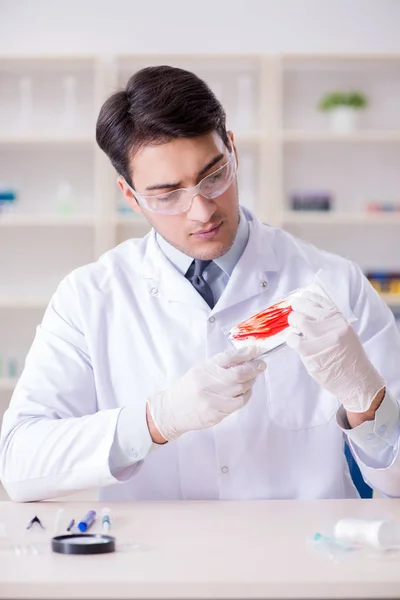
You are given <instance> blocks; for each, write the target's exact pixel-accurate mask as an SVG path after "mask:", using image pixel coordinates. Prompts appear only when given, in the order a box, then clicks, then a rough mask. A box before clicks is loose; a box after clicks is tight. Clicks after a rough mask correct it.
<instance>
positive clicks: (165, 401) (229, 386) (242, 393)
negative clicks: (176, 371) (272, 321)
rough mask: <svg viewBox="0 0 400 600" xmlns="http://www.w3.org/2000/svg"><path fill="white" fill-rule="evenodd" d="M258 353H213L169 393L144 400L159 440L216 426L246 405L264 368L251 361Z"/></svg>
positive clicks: (243, 350) (258, 350)
mask: <svg viewBox="0 0 400 600" xmlns="http://www.w3.org/2000/svg"><path fill="white" fill-rule="evenodd" d="M262 353H263V350H262V348H258V347H247V348H241V349H240V350H236V349H232V350H229V351H227V352H222V353H220V354H216V355H215V356H213V357H212V358H210V359H209V360H207V361H206V362H205V363H203V364H200V365H196V366H194V367H192V368H191V369H190V370H189V371H188V372H187V373H185V375H184V376H183V377H182V378H181V379H180V380H179V381H177V382H176V383H175V384H174V385H173V386H172V387H171V388H170V389H169V390H167V391H165V392H159V393H157V394H155V395H154V396H151V397H150V398H148V400H147V403H148V407H149V410H150V414H151V416H152V419H153V421H154V424H155V425H156V427H157V428H158V430H159V432H160V433H161V435H162V436H163V438H164V439H166V440H169V441H172V440H175V439H177V438H178V437H179V436H181V435H182V434H183V433H185V432H187V431H190V430H193V429H205V428H206V427H211V426H213V425H216V424H217V423H219V422H220V421H222V419H224V418H225V417H227V416H228V415H230V414H231V413H233V412H235V411H236V410H239V408H242V407H243V406H244V405H245V404H247V402H248V401H249V399H250V396H251V392H252V386H253V383H254V381H255V378H256V377H257V375H259V374H260V373H262V372H263V371H265V369H266V367H267V365H266V363H265V362H264V361H263V360H253V359H256V358H257V357H258V356H260V355H261V354H262ZM249 361H252V362H249Z"/></svg>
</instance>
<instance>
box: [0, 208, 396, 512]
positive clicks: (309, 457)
mask: <svg viewBox="0 0 400 600" xmlns="http://www.w3.org/2000/svg"><path fill="white" fill-rule="evenodd" d="M246 214H247V218H248V220H249V225H250V237H249V242H248V244H247V247H246V249H245V251H244V253H243V255H242V256H241V258H240V260H239V261H238V263H237V265H236V267H235V269H234V271H233V273H232V276H231V278H230V280H229V283H228V285H227V287H226V289H225V290H224V292H223V294H222V296H221V298H220V300H219V301H218V303H217V304H216V306H215V307H214V309H213V310H212V311H210V309H209V307H208V306H207V305H206V304H205V302H204V301H203V299H202V298H201V296H200V295H198V293H197V292H196V290H195V289H194V288H193V287H192V285H191V284H190V283H189V281H187V280H186V279H185V278H184V277H183V276H182V275H181V274H180V273H178V271H177V270H176V269H175V268H174V267H173V266H172V264H171V263H170V262H169V261H168V260H167V259H166V257H165V256H164V255H163V253H162V252H161V250H160V249H159V247H158V245H157V243H156V240H155V235H154V232H152V233H150V234H149V235H148V236H146V237H145V238H144V239H142V240H128V241H126V242H124V243H123V244H121V245H120V246H118V247H117V248H115V249H113V250H111V251H109V252H107V253H106V254H105V255H104V256H103V257H101V258H100V260H99V261H97V262H96V263H93V264H91V265H87V266H84V267H81V268H79V269H77V270H76V271H74V272H73V273H72V274H70V275H69V276H68V277H67V278H66V279H65V280H64V281H63V282H62V283H61V284H60V286H59V288H58V290H57V291H56V293H55V295H54V296H53V298H52V300H51V302H50V304H49V306H48V308H47V311H46V314H45V316H44V319H43V323H42V325H41V326H39V327H38V330H37V334H36V338H35V341H34V343H33V346H32V348H31V350H30V352H29V354H28V357H27V360H26V366H25V370H24V372H23V374H22V376H21V378H20V381H19V382H18V384H17V387H16V389H15V392H14V395H13V398H12V401H11V404H10V407H9V409H8V410H7V412H6V414H5V417H4V422H3V430H2V441H1V458H0V474H1V478H2V480H3V483H4V485H5V487H6V489H7V491H8V493H9V494H10V496H11V498H13V499H14V500H20V501H25V500H38V499H43V498H49V497H56V496H60V495H62V494H67V493H70V492H73V491H76V490H80V489H87V488H93V487H96V488H102V489H101V490H100V498H101V499H104V500H120V501H123V500H176V499H185V500H186V499H258V498H344V497H357V495H358V494H357V491H356V489H355V487H354V485H353V483H352V481H351V478H350V474H349V470H348V466H347V462H346V459H345V456H344V453H343V432H342V431H341V429H340V428H339V427H338V424H337V422H336V417H335V416H336V412H337V409H338V402H337V400H336V398H335V397H334V396H332V395H331V394H330V393H328V392H326V391H324V390H322V389H321V388H320V387H319V386H318V384H317V383H315V382H314V381H313V379H312V378H311V377H310V376H309V375H308V373H307V372H306V370H305V368H304V367H303V365H302V363H301V361H300V359H299V358H298V357H297V355H296V354H295V352H294V351H292V350H291V349H289V348H285V349H284V350H281V351H279V352H277V353H275V354H274V355H272V356H271V357H270V359H269V360H268V369H267V371H266V373H265V374H264V373H263V374H261V375H260V376H259V377H258V379H257V381H256V384H255V386H254V391H253V395H252V398H251V400H250V402H249V403H248V404H247V405H246V406H245V407H244V408H243V409H242V410H240V411H238V412H236V413H235V414H233V415H231V416H229V417H228V418H226V419H225V420H224V421H222V422H221V423H220V424H219V425H217V426H215V427H213V428H210V429H207V430H203V431H193V432H189V433H187V434H185V435H183V436H182V437H181V438H180V439H179V440H177V441H175V442H172V443H168V444H165V445H162V446H156V445H154V444H153V445H152V442H151V439H150V436H149V434H148V430H147V427H146V420H145V405H146V398H147V397H148V396H149V395H151V394H154V393H155V392H158V391H160V390H163V389H166V388H168V386H169V385H170V384H171V383H172V382H173V381H175V380H177V379H178V378H179V377H181V376H182V375H183V374H184V373H185V372H186V371H187V370H188V369H189V368H190V367H191V366H192V365H194V364H196V363H199V362H201V361H204V360H205V359H206V358H207V357H210V356H212V355H214V354H215V353H217V352H220V351H222V350H225V349H227V348H229V347H231V344H230V341H229V340H228V331H229V329H230V328H231V327H232V325H234V324H236V323H237V322H239V321H240V320H242V319H243V318H245V317H247V316H249V315H251V314H253V313H255V312H257V311H259V310H261V309H262V308H264V307H266V306H267V305H268V304H270V303H272V302H275V301H277V300H279V299H281V298H283V297H285V296H286V294H288V293H289V292H291V291H292V290H293V289H294V288H297V287H299V286H301V285H303V284H307V283H309V282H310V281H311V280H313V278H314V277H315V274H316V273H318V274H319V275H318V276H319V281H320V282H322V284H323V285H324V286H325V288H326V290H327V292H328V293H329V294H331V296H332V297H333V299H334V301H335V302H336V304H337V305H338V306H339V307H340V309H341V310H342V312H343V313H344V314H345V315H346V316H348V317H349V316H352V315H355V316H356V317H357V318H358V320H357V322H356V323H355V327H356V329H357V331H358V333H359V335H360V336H361V340H362V342H363V343H364V345H365V349H366V351H367V353H368V355H369V357H370V359H371V360H372V362H373V363H374V364H375V366H376V367H377V369H378V371H379V372H380V374H381V375H382V376H383V377H384V378H385V380H386V381H387V387H388V390H389V391H390V392H391V394H392V395H394V396H395V397H396V398H400V336H399V333H398V331H397V328H396V326H395V323H394V319H393V316H392V313H391V312H390V310H389V309H388V308H387V307H386V305H385V304H384V303H383V302H382V301H381V300H380V298H379V296H378V294H377V293H376V292H375V291H374V290H373V289H372V288H371V286H370V285H369V284H368V282H367V281H366V279H365V278H364V277H363V275H362V273H361V271H360V270H359V268H358V267H356V266H355V265H354V264H352V263H351V262H349V261H347V260H345V259H343V258H341V257H338V256H334V255H331V254H327V253H325V252H322V251H320V250H318V249H316V248H315V247H313V246H311V245H309V244H306V243H304V242H302V241H300V240H297V239H295V238H293V237H292V236H290V235H289V234H288V233H286V232H284V231H282V230H279V229H276V228H273V227H269V226H265V225H263V224H262V223H260V222H259V221H258V220H257V219H256V218H255V217H254V216H253V217H252V216H251V215H250V214H249V213H246ZM124 406H130V407H133V410H134V411H135V414H137V418H136V419H135V422H134V423H133V424H132V462H133V463H135V464H133V465H132V466H129V467H128V468H126V469H125V470H124V471H123V472H121V473H118V474H117V476H115V473H114V475H113V473H112V470H111V469H110V449H111V447H112V444H113V440H114V436H115V434H116V424H117V420H118V417H119V414H120V411H121V409H122V407H124ZM391 435H392V436H393V431H392V433H391ZM397 452H398V449H397V446H396V448H395V450H394V451H393V460H391V461H390V463H389V464H388V465H387V466H386V467H385V468H374V465H373V460H369V459H368V460H367V459H365V460H366V463H368V462H370V464H369V466H368V465H367V464H365V463H363V462H362V461H361V460H360V459H359V463H360V466H361V468H362V471H363V473H364V477H365V478H366V480H367V481H368V482H369V483H370V485H371V486H373V487H374V488H376V489H378V490H379V491H381V492H382V493H384V494H387V495H390V496H398V495H400V469H399V458H398V454H397ZM135 461H136V462H135Z"/></svg>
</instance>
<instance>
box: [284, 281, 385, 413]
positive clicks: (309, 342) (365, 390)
mask: <svg viewBox="0 0 400 600" xmlns="http://www.w3.org/2000/svg"><path fill="white" fill-rule="evenodd" d="M292 308H293V312H292V313H290V315H289V325H290V326H291V327H293V328H294V329H295V330H296V331H297V332H298V333H301V334H302V335H301V336H300V335H297V334H296V333H294V332H291V333H290V334H289V335H288V339H287V345H288V346H290V348H293V350H295V352H297V354H298V355H299V356H300V358H301V360H302V361H303V363H304V366H305V367H306V369H307V371H308V373H309V374H310V375H311V377H313V378H314V379H315V381H317V382H318V383H319V384H320V385H321V386H322V387H323V388H325V389H326V390H328V391H329V392H331V393H332V394H334V395H335V396H336V397H337V398H338V400H339V401H340V402H341V404H343V406H344V408H345V409H346V410H348V411H350V412H355V413H361V412H366V411H367V410H368V409H369V407H370V405H371V402H372V401H373V399H374V398H375V396H376V395H377V393H378V392H379V391H380V390H382V389H383V388H384V387H385V382H384V381H383V379H382V378H381V377H380V375H379V373H378V372H377V371H376V369H375V367H374V366H373V365H372V364H371V362H370V361H369V359H368V357H367V355H366V353H365V350H364V348H363V346H362V344H361V342H360V339H359V337H358V335H357V333H356V332H355V331H354V329H353V327H352V326H351V325H350V324H349V323H347V321H346V319H345V318H344V316H343V315H342V314H341V313H340V312H339V310H338V308H337V307H336V306H335V305H334V304H333V303H332V302H331V301H330V300H328V299H327V298H324V297H322V296H319V295H318V294H316V293H313V292H305V293H304V295H303V296H302V297H300V298H295V299H293V302H292Z"/></svg>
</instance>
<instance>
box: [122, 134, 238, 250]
mask: <svg viewBox="0 0 400 600" xmlns="http://www.w3.org/2000/svg"><path fill="white" fill-rule="evenodd" d="M230 135H231V134H230ZM231 140H232V141H231V145H232V148H234V150H235V154H236V148H235V147H234V144H233V136H232V135H231ZM229 152H230V151H229V149H228V148H227V147H226V146H225V145H224V143H223V141H222V139H221V138H220V137H219V135H218V134H217V133H210V134H207V135H204V136H201V137H198V138H179V139H176V140H173V141H170V142H168V143H166V144H162V145H157V146H144V147H143V148H141V149H140V150H139V151H138V152H137V153H136V154H135V156H134V157H133V159H132V162H131V173H132V174H133V177H132V179H133V187H134V189H135V190H136V191H137V192H138V193H140V194H144V195H146V196H150V195H158V194H165V193H167V192H171V191H173V190H175V189H179V188H188V187H194V186H195V185H197V184H198V183H199V181H201V180H202V179H203V178H204V177H206V176H207V175H210V174H211V173H213V172H214V171H216V170H217V169H219V168H220V167H221V166H223V165H224V164H225V163H226V162H227V161H228V157H229ZM207 165H212V166H210V167H209V168H208V169H207V170H206V171H205V170H204V169H205V167H207ZM118 184H119V186H120V188H121V190H122V192H123V194H124V196H125V199H126V200H127V201H128V202H129V204H130V205H131V206H132V207H133V209H134V210H135V211H136V212H138V213H141V214H143V215H144V216H145V217H146V219H147V220H148V221H149V223H150V224H151V225H152V226H153V227H154V229H155V230H156V231H157V232H158V233H159V235H161V236H162V237H163V238H164V239H165V240H167V241H168V242H169V243H170V244H172V245H173V246H175V248H177V249H178V250H181V251H182V252H184V253H185V254H187V255H188V256H192V257H193V258H200V259H202V260H213V259H215V258H218V257H219V256H222V255H223V254H225V253H226V252H227V251H228V250H229V248H230V247H231V246H232V244H233V242H234V239H235V236H236V232H237V228H238V222H239V202H238V192H237V184H236V176H235V177H234V178H233V180H232V183H231V184H230V185H229V187H228V189H227V190H226V191H225V192H224V193H223V194H222V195H221V196H218V197H217V198H215V199H214V200H210V199H207V198H205V197H203V196H201V195H200V194H198V195H196V196H194V198H193V201H192V205H191V206H190V208H189V209H188V210H187V211H186V212H184V213H180V214H177V215H166V214H160V213H157V212H153V211H150V210H148V209H147V208H145V207H144V206H142V205H141V203H140V200H139V204H138V203H137V202H136V200H135V198H134V196H133V194H132V192H131V191H130V190H129V188H128V187H127V185H126V183H125V182H124V180H123V179H122V178H120V179H119V181H118ZM149 188H151V190H149Z"/></svg>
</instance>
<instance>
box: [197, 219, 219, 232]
mask: <svg viewBox="0 0 400 600" xmlns="http://www.w3.org/2000/svg"><path fill="white" fill-rule="evenodd" d="M221 223H222V221H220V222H219V223H217V224H216V225H213V226H212V227H209V228H208V229H202V230H201V231H195V232H194V233H192V235H202V234H205V233H210V232H211V231H214V229H218V227H219V226H220V225H221Z"/></svg>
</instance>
